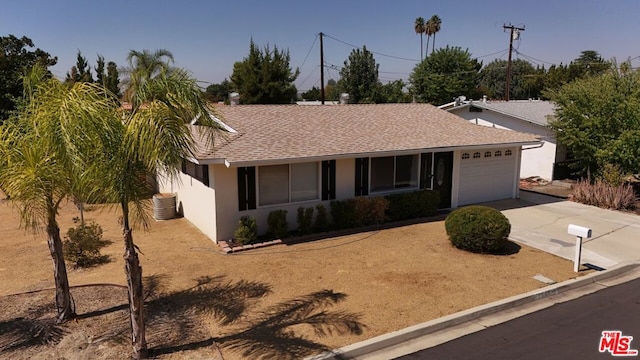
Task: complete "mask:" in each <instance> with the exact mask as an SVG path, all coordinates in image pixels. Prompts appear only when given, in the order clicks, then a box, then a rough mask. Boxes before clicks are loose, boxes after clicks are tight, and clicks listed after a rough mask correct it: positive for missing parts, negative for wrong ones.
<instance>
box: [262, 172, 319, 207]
mask: <svg viewBox="0 0 640 360" xmlns="http://www.w3.org/2000/svg"><path fill="white" fill-rule="evenodd" d="M319 189H320V186H319V175H318V163H317V162H311V163H299V164H285V165H267V166H260V167H258V204H259V205H260V206H266V205H276V204H285V203H289V202H298V201H306V200H316V199H319V197H320V196H319V194H320V190H319Z"/></svg>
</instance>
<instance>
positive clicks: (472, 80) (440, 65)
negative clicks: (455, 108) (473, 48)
mask: <svg viewBox="0 0 640 360" xmlns="http://www.w3.org/2000/svg"><path fill="white" fill-rule="evenodd" d="M481 67H482V63H481V62H478V60H477V59H472V58H471V54H470V53H469V51H468V50H462V49H461V48H459V47H449V46H447V47H445V48H440V49H438V51H437V52H434V53H432V54H431V55H429V56H428V57H427V58H426V59H424V61H423V62H421V63H420V64H418V65H416V67H415V68H414V69H413V71H412V72H411V75H410V76H409V82H410V83H411V91H412V93H413V95H415V96H416V98H417V100H418V101H421V102H429V103H431V104H434V105H440V104H444V103H447V102H450V101H451V100H452V99H453V98H455V97H457V96H460V95H464V94H471V93H473V91H474V89H475V88H476V86H477V80H478V71H479V70H480V68H481Z"/></svg>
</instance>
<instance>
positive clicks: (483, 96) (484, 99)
mask: <svg viewBox="0 0 640 360" xmlns="http://www.w3.org/2000/svg"><path fill="white" fill-rule="evenodd" d="M482 103H483V104H486V103H487V95H482Z"/></svg>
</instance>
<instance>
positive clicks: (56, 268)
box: [47, 213, 76, 323]
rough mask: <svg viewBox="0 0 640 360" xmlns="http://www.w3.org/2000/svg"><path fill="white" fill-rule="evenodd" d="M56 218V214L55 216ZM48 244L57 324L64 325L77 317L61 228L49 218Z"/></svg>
mask: <svg viewBox="0 0 640 360" xmlns="http://www.w3.org/2000/svg"><path fill="white" fill-rule="evenodd" d="M53 217H54V218H55V213H54V215H53ZM47 243H48V244H49V252H50V253H51V260H53V277H54V279H55V285H56V312H57V313H56V322H57V323H63V322H65V321H67V320H70V319H73V318H74V317H75V315H76V313H75V309H74V305H73V299H72V298H71V291H70V290H69V279H68V278H67V267H66V265H65V263H64V256H63V253H62V239H60V228H59V227H58V224H57V222H56V221H55V219H54V220H53V221H52V220H51V216H49V222H48V224H47Z"/></svg>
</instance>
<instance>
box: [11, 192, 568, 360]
mask: <svg viewBox="0 0 640 360" xmlns="http://www.w3.org/2000/svg"><path fill="white" fill-rule="evenodd" d="M90 210H91V211H89V212H87V213H86V215H85V217H86V218H87V220H88V221H96V222H98V223H99V224H100V225H102V227H103V229H104V237H105V238H106V239H108V240H111V241H113V244H111V245H109V246H108V247H106V248H105V249H103V254H106V255H108V256H109V257H110V259H111V262H109V263H107V264H104V265H100V266H97V267H94V268H90V269H78V270H76V269H73V268H71V267H70V266H69V281H70V283H71V285H72V286H73V289H72V293H73V296H74V299H75V302H76V306H77V313H78V315H79V317H78V320H77V321H72V322H69V323H67V324H63V325H55V324H53V323H52V322H51V318H52V316H53V311H54V308H53V302H54V297H53V295H54V292H53V290H52V287H53V274H52V265H51V260H50V257H49V254H48V248H47V245H46V239H45V237H44V235H43V234H38V235H35V236H34V235H32V234H29V233H25V232H24V231H23V230H21V229H19V228H18V225H19V217H18V212H17V210H16V209H14V208H12V207H10V206H9V205H8V202H7V201H4V202H3V203H2V204H0V233H1V234H2V241H1V242H0V278H1V279H2V281H1V282H0V308H1V309H2V313H0V358H16V359H22V358H41V359H48V358H68V357H74V358H79V359H82V358H87V359H89V358H91V359H95V358H104V359H112V358H116V359H118V358H122V359H125V358H128V355H129V349H130V347H129V345H128V343H129V338H128V336H129V325H128V313H127V305H126V304H127V297H126V288H125V287H124V286H123V285H124V284H125V277H124V270H123V261H122V258H121V254H122V245H121V244H122V242H121V237H120V228H119V225H118V220H117V218H118V215H117V213H116V212H114V211H111V212H108V211H100V207H98V206H93V207H91V208H90ZM75 216H78V213H77V210H76V209H75V207H74V206H73V205H72V204H68V205H66V206H65V207H64V208H63V209H62V211H61V213H60V216H59V221H60V225H61V226H60V227H61V229H63V230H62V232H63V233H65V232H66V229H68V228H69V227H71V226H73V222H72V218H73V217H75ZM134 239H135V241H136V243H137V245H138V246H139V247H140V250H141V253H142V254H141V255H140V257H141V262H142V266H143V272H144V275H145V276H146V277H147V279H146V284H147V286H146V290H147V291H148V294H149V295H148V298H147V305H146V308H147V323H148V328H147V339H148V342H149V347H150V348H151V349H152V354H153V355H154V356H156V357H158V358H162V359H167V358H172V359H173V358H195V359H199V358H202V359H205V358H206V359H210V358H214V359H215V358H220V359H222V358H224V359H243V358H261V357H262V358H300V357H303V356H305V355H310V354H313V353H317V352H319V351H321V350H322V349H330V348H335V347H340V346H344V345H348V344H351V343H354V342H357V341H361V340H365V339H368V338H372V337H374V336H377V335H381V334H384V333H387V332H390V331H394V330H399V329H402V328H404V327H407V326H410V325H415V324H418V323H421V322H424V321H428V320H432V319H435V318H438V317H441V316H444V315H447V314H451V313H454V312H457V311H461V310H464V309H469V308H471V307H474V306H478V305H481V304H485V303H488V302H491V301H495V300H499V299H503V298H506V297H509V296H512V295H516V294H521V293H524V292H527V291H530V290H533V289H536V288H540V287H542V286H544V285H543V284H542V283H539V282H537V281H536V280H534V279H532V276H534V275H536V274H543V275H545V276H547V277H550V278H552V279H554V280H556V281H558V282H559V281H564V280H567V279H569V278H572V277H574V276H575V274H574V273H573V272H572V264H571V263H569V262H567V261H566V260H563V259H561V258H558V257H555V256H552V255H549V254H546V253H544V252H541V251H538V250H535V249H532V248H528V247H526V246H522V247H521V248H519V247H518V246H515V247H516V249H515V250H516V251H514V252H513V253H512V254H509V255H501V256H493V255H479V254H471V253H467V252H464V251H460V250H457V249H455V248H453V247H452V246H451V245H450V243H449V241H448V240H447V237H446V234H445V231H444V225H443V222H442V221H432V222H425V223H419V224H414V225H408V226H402V227H396V228H391V229H386V230H378V231H366V232H362V233H358V234H353V235H348V236H341V237H333V238H326V239H323V240H318V241H314V242H307V243H302V244H297V245H277V246H272V247H268V248H262V249H256V250H251V251H247V252H244V253H236V254H233V255H223V254H222V253H221V252H220V250H219V248H218V247H217V245H215V244H214V243H213V242H212V241H210V240H209V239H207V238H206V237H205V236H204V235H203V234H201V233H200V232H199V231H198V230H197V229H196V228H195V227H194V226H193V225H191V224H190V223H189V222H188V221H187V220H185V219H175V220H170V221H162V222H153V223H152V224H151V227H150V230H149V231H148V232H144V231H142V230H140V231H137V232H134ZM514 245H515V244H514ZM312 323H313V324H316V325H317V328H319V329H320V330H324V331H318V332H316V331H314V328H313V327H312V326H311V325H310V324H312Z"/></svg>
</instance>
